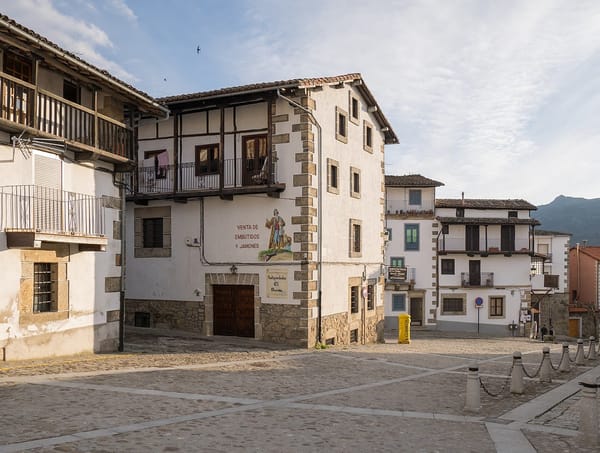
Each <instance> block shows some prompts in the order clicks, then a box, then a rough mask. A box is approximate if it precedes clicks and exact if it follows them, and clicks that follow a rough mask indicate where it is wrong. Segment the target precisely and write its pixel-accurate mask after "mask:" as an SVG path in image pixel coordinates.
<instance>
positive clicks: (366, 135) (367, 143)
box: [363, 121, 373, 153]
mask: <svg viewBox="0 0 600 453" xmlns="http://www.w3.org/2000/svg"><path fill="white" fill-rule="evenodd" d="M363 149H364V150H365V151H368V152H370V153H372V152H373V125H372V124H371V123H369V122H367V121H364V122H363Z"/></svg>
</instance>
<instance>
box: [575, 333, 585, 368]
mask: <svg viewBox="0 0 600 453" xmlns="http://www.w3.org/2000/svg"><path fill="white" fill-rule="evenodd" d="M575 365H585V353H584V352H583V339H581V338H580V339H578V340H577V353H576V354H575Z"/></svg>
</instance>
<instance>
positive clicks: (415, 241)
mask: <svg viewBox="0 0 600 453" xmlns="http://www.w3.org/2000/svg"><path fill="white" fill-rule="evenodd" d="M409 231H414V232H415V233H414V234H411V236H415V238H411V239H412V240H410V241H409V240H408V235H409ZM419 242H420V235H419V224H418V223H405V224H404V250H406V251H419V249H420V244H419Z"/></svg>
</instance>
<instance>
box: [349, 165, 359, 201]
mask: <svg viewBox="0 0 600 453" xmlns="http://www.w3.org/2000/svg"><path fill="white" fill-rule="evenodd" d="M350 196H351V197H353V198H360V170H359V169H358V168H355V167H350Z"/></svg>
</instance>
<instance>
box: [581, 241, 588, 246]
mask: <svg viewBox="0 0 600 453" xmlns="http://www.w3.org/2000/svg"><path fill="white" fill-rule="evenodd" d="M581 242H583V245H582V248H586V247H587V242H588V241H587V239H584V240H583V241H581Z"/></svg>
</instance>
